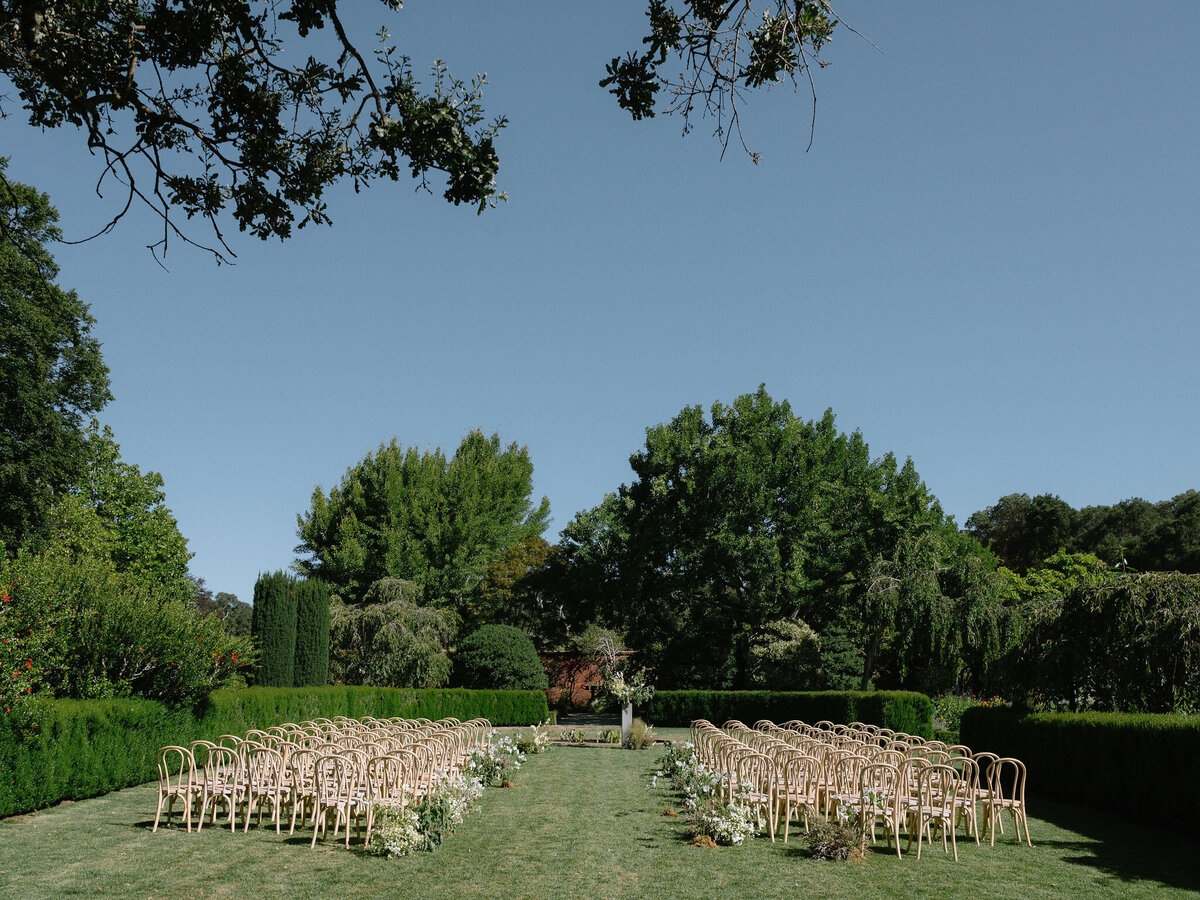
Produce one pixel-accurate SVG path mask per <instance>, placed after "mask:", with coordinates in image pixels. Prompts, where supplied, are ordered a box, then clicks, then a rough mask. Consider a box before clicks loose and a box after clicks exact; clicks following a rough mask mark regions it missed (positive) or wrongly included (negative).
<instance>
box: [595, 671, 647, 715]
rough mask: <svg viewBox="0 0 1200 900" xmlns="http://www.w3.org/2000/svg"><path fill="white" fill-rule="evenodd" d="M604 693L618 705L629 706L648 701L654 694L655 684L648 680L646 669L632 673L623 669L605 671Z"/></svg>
mask: <svg viewBox="0 0 1200 900" xmlns="http://www.w3.org/2000/svg"><path fill="white" fill-rule="evenodd" d="M604 693H605V695H606V696H607V697H609V698H611V699H612V701H613V702H614V703H615V704H616V705H617V706H627V705H629V704H630V703H633V704H635V705H636V704H639V703H645V702H647V701H648V700H649V699H650V698H651V697H653V696H654V685H652V684H650V683H648V682H647V681H646V670H645V669H641V670H639V671H637V672H634V673H633V674H631V675H626V674H625V673H624V672H621V671H610V672H606V673H605V677H604Z"/></svg>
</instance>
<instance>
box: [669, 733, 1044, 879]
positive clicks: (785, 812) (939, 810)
mask: <svg viewBox="0 0 1200 900" xmlns="http://www.w3.org/2000/svg"><path fill="white" fill-rule="evenodd" d="M885 732H886V729H880V728H877V727H875V726H868V725H863V724H862V723H852V724H851V725H848V726H835V725H834V724H833V723H829V722H825V723H820V722H819V723H816V724H815V725H807V724H806V723H803V722H799V721H792V722H785V723H783V724H782V725H776V724H775V723H773V722H770V721H769V720H761V721H759V722H756V723H755V727H754V728H749V727H748V726H746V725H745V724H744V723H742V722H739V721H736V720H734V721H729V722H726V723H725V724H724V725H723V726H722V727H721V728H718V727H716V726H715V725H713V724H712V723H711V722H708V721H707V720H703V719H699V720H696V721H695V722H693V723H692V728H691V734H692V742H693V744H694V746H695V748H696V753H697V756H698V759H699V761H700V762H701V763H703V764H704V765H705V766H707V767H708V768H710V769H713V770H715V771H718V772H720V773H722V778H723V787H724V791H725V795H726V797H727V798H730V799H732V798H733V797H735V796H737V797H740V798H741V801H742V802H743V803H747V804H749V805H750V806H751V807H752V808H753V809H754V810H755V811H756V814H757V815H758V816H759V821H760V823H765V825H766V828H767V831H768V833H769V834H770V836H771V839H772V840H774V839H775V834H776V831H777V829H778V828H779V827H782V830H783V839H784V840H785V841H787V840H788V836H789V831H790V827H791V822H792V821H793V820H794V819H796V820H798V821H799V823H800V824H801V825H802V826H803V827H804V828H805V830H806V831H807V830H808V828H809V819H810V817H812V816H822V817H826V818H829V817H831V816H837V815H838V813H839V810H841V811H842V812H848V811H850V810H853V811H854V812H855V813H856V814H857V820H858V822H859V824H860V827H861V828H862V829H863V834H864V836H865V835H866V834H867V833H868V832H869V833H870V835H871V839H872V841H874V840H875V835H876V828H877V826H878V825H879V824H880V823H882V824H883V826H884V828H885V829H886V830H887V831H888V833H889V835H890V837H891V838H892V840H893V842H894V844H895V848H896V853H897V855H900V853H901V851H900V831H901V829H903V830H905V831H907V834H908V846H909V847H911V845H912V840H913V837H914V836H915V837H916V839H917V857H918V858H920V855H921V844H922V841H923V840H924V838H925V837H926V836H928V837H929V839H930V840H932V834H933V831H934V830H937V831H938V832H939V833H940V835H941V837H942V843H943V847H944V848H946V843H947V837H949V841H950V843H951V844H952V845H953V850H954V858H955V859H956V860H957V859H958V848H957V841H956V837H955V829H956V827H957V826H959V825H961V826H962V827H963V828H964V830H965V831H966V833H967V834H968V835H970V836H973V837H974V838H975V841H976V843H979V836H980V826H979V816H978V808H977V807H978V806H982V809H983V815H984V819H985V821H986V823H987V825H986V827H987V829H988V833H989V835H990V840H991V843H992V844H994V843H995V830H996V828H997V827H999V828H1000V829H1001V831H1003V824H1002V822H1001V821H1000V817H1001V814H1002V813H1004V812H1008V813H1010V814H1011V815H1012V818H1013V821H1014V827H1015V828H1016V830H1017V836H1018V839H1019V838H1020V836H1021V829H1022V828H1024V830H1025V842H1026V843H1028V844H1029V845H1030V846H1032V841H1031V840H1030V837H1029V824H1028V821H1027V818H1026V814H1025V766H1024V764H1022V763H1021V762H1020V760H1016V759H1012V758H1003V759H1002V758H1000V757H997V756H996V755H995V754H992V753H972V752H971V751H970V749H969V748H967V747H965V746H963V745H956V746H947V745H945V744H939V743H937V742H930V741H924V740H923V739H920V738H919V737H918V736H915V735H898V734H897V733H895V732H892V733H885ZM864 839H865V837H864ZM947 849H948V848H947Z"/></svg>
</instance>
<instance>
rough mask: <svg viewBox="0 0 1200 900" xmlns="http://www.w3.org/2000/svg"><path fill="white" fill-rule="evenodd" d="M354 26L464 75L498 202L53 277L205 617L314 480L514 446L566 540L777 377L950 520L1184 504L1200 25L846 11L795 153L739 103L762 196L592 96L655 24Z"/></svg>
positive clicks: (798, 116)
mask: <svg viewBox="0 0 1200 900" xmlns="http://www.w3.org/2000/svg"><path fill="white" fill-rule="evenodd" d="M354 9H355V13H356V16H355V18H356V19H358V20H359V21H358V22H357V23H355V24H356V25H357V28H358V33H359V34H360V35H362V36H363V37H364V38H365V41H364V43H366V44H369V43H370V37H369V35H370V34H372V33H373V31H374V30H375V29H376V27H377V26H378V25H379V24H383V23H385V22H386V23H387V24H388V26H389V29H390V30H391V32H392V34H393V36H394V37H395V38H396V40H397V43H398V44H399V46H400V47H401V49H402V50H403V51H404V52H407V53H408V54H409V55H410V56H411V57H412V59H413V63H414V67H415V68H416V69H418V70H424V69H425V67H426V66H427V65H428V64H429V63H431V62H432V61H433V60H434V59H436V58H441V59H445V60H446V61H447V62H448V63H449V64H450V66H451V69H452V70H453V71H454V72H455V73H456V74H458V75H460V76H470V75H473V74H474V73H476V72H487V74H488V77H489V81H490V85H489V87H488V88H487V92H486V95H485V102H486V106H487V108H488V110H489V112H491V113H493V114H497V115H499V114H503V115H507V116H508V117H509V119H510V121H511V124H510V126H509V127H508V128H507V129H506V130H505V131H504V132H502V133H501V136H500V138H499V141H498V149H499V152H500V155H501V169H500V175H499V178H498V181H499V182H500V185H501V187H502V188H503V189H505V190H506V191H507V192H508V193H509V195H510V201H509V203H508V204H507V205H505V206H502V207H501V208H499V209H497V210H494V211H491V212H488V213H485V214H484V215H483V216H476V215H475V214H474V213H473V212H472V211H469V210H467V209H465V208H457V209H456V208H452V207H448V206H446V204H445V203H444V202H443V201H441V200H440V199H439V198H437V197H429V196H426V195H424V194H420V193H414V192H413V190H412V185H411V184H408V183H400V184H391V183H380V184H377V185H375V186H374V187H373V188H371V189H370V190H369V191H368V192H367V193H364V194H361V195H358V196H355V195H354V194H353V193H352V192H351V191H350V190H339V191H337V192H335V193H334V195H333V196H332V197H331V203H330V209H331V212H332V214H333V217H334V225H333V227H332V228H316V229H314V228H310V229H306V230H305V231H303V232H300V233H299V234H298V235H297V236H296V237H295V238H293V239H292V240H290V241H288V242H287V243H284V244H280V243H278V242H268V243H262V242H259V241H258V240H257V239H254V238H249V237H246V236H242V235H238V234H237V233H236V229H235V228H233V227H232V226H231V225H230V226H229V227H228V228H227V230H229V231H232V232H233V234H232V243H233V247H234V250H235V251H236V252H237V253H238V264H237V265H236V266H232V267H230V266H224V267H219V268H218V267H217V266H215V265H214V264H213V263H212V262H211V260H210V259H209V258H207V257H205V256H204V255H203V254H202V253H199V252H197V251H194V250H191V249H190V248H187V247H185V246H182V245H176V246H174V247H172V249H171V251H170V253H169V255H168V257H167V265H168V267H169V271H166V272H165V271H163V270H162V269H161V268H160V267H159V266H158V265H157V264H156V263H155V261H154V260H153V258H152V257H151V256H150V254H149V253H148V252H147V251H146V250H144V249H143V248H144V247H145V245H146V244H148V243H150V242H152V241H153V240H155V239H156V232H155V223H154V222H153V221H152V220H150V219H149V218H147V217H145V216H143V215H140V214H139V215H133V216H130V217H129V219H127V220H126V221H125V222H123V223H122V224H121V225H120V226H119V228H118V229H117V231H116V233H115V234H112V235H109V236H106V237H103V238H100V239H98V240H95V241H92V242H90V243H86V244H83V245H79V246H70V247H68V246H63V247H60V248H58V250H57V257H58V260H59V262H60V264H61V266H62V274H61V277H60V283H61V284H62V285H63V286H65V287H71V288H74V289H76V290H77V291H78V292H79V293H80V295H81V296H82V297H83V298H84V299H85V300H87V301H88V302H90V303H91V305H92V313H93V315H95V316H96V318H97V320H98V325H97V328H96V333H97V334H98V336H99V338H100V339H101V340H102V341H103V344H104V355H105V360H106V362H107V363H108V365H109V367H110V368H111V370H112V382H113V393H114V395H115V397H116V399H115V400H114V402H113V403H112V404H110V406H109V407H108V408H107V409H106V410H105V412H104V415H103V417H102V418H103V420H104V421H105V422H106V423H108V424H110V425H111V426H112V428H113V430H114V432H115V435H116V438H117V440H118V441H119V442H120V444H121V446H122V450H123V455H124V457H125V459H127V460H129V461H131V462H135V463H137V464H139V465H140V466H142V468H143V469H153V470H156V471H159V472H161V473H162V475H163V477H164V479H165V483H166V494H167V503H168V505H169V506H170V507H171V509H172V510H173V511H174V513H175V515H176V516H177V518H178V519H179V523H180V528H181V530H182V532H183V534H184V535H185V536H186V537H187V538H188V540H189V546H190V548H191V549H192V550H193V551H194V552H195V554H196V555H195V558H194V559H193V561H192V570H193V572H194V574H197V575H200V576H203V577H204V578H206V579H207V581H208V583H209V585H210V586H211V587H212V588H213V589H214V590H224V591H231V592H233V593H236V594H238V595H239V596H240V597H242V598H243V599H246V600H248V599H249V598H250V594H251V590H252V587H253V583H254V580H255V577H256V576H257V574H258V573H259V572H261V571H267V570H273V569H276V568H281V567H286V566H287V565H289V564H290V563H291V561H292V558H293V555H294V554H293V552H292V549H293V547H294V545H295V543H296V536H295V528H296V514H297V513H298V512H300V511H302V510H304V509H306V508H307V506H308V502H309V498H310V496H311V493H312V491H313V488H314V486H315V485H317V484H320V485H322V486H324V487H326V488H328V487H330V486H332V485H333V484H335V483H336V482H337V480H338V479H339V478H340V477H341V475H342V474H343V473H344V472H345V470H346V469H347V467H348V466H350V465H352V464H353V463H354V462H356V461H357V460H358V459H360V458H361V457H362V456H363V455H364V454H365V453H366V452H368V451H369V450H372V449H374V448H376V447H377V446H378V445H379V444H380V443H381V442H385V441H388V440H390V439H391V438H393V437H396V438H397V439H398V440H399V441H401V442H402V443H404V444H407V445H417V446H421V447H429V448H431V447H435V446H441V447H443V448H445V449H446V450H447V452H452V451H453V449H454V448H455V447H456V446H457V444H458V442H459V440H460V439H461V438H462V436H463V435H464V434H465V433H466V432H467V431H469V430H470V429H472V428H476V427H478V428H482V429H484V430H485V431H486V432H489V433H490V432H493V431H498V432H499V433H500V435H501V436H502V438H503V439H504V440H505V441H516V442H517V443H520V444H524V445H527V446H528V447H529V451H530V454H531V456H532V458H533V461H534V467H535V473H534V477H535V482H536V491H537V495H538V496H539V497H540V496H541V495H543V494H544V495H546V496H548V497H549V498H550V502H551V509H552V512H553V515H554V521H553V524H552V525H551V529H550V533H549V534H548V536H549V537H551V538H553V536H554V534H556V533H557V531H558V529H560V528H561V527H562V526H563V525H565V524H566V522H567V521H569V520H570V518H571V517H572V516H573V515H574V514H575V513H576V512H577V511H579V510H581V509H585V508H588V507H591V506H593V505H595V504H596V503H598V502H599V501H600V500H601V499H602V497H603V495H604V494H605V492H607V491H610V490H613V489H615V488H616V487H617V486H618V485H619V484H620V483H621V482H622V481H627V480H628V478H629V473H630V470H629V466H628V458H629V455H630V454H631V453H632V452H634V451H636V450H637V449H638V448H639V447H640V446H641V445H642V442H643V440H644V433H645V428H646V427H647V426H651V425H654V424H657V423H659V422H663V421H666V420H668V419H670V418H671V417H672V416H673V415H675V414H676V413H677V412H678V411H679V410H680V409H681V408H682V407H684V406H686V405H690V404H697V403H698V404H701V405H703V406H705V407H708V406H709V405H710V404H711V403H712V402H713V401H714V400H717V399H720V400H722V401H726V402H728V401H731V400H733V398H734V397H736V396H737V395H739V394H742V393H745V392H748V391H753V390H754V389H755V388H756V387H757V386H758V384H759V383H762V382H765V383H766V386H767V390H768V391H769V392H770V393H771V394H772V396H774V397H775V398H776V399H784V398H786V399H787V400H789V401H790V402H791V404H792V406H793V409H794V410H795V412H796V413H797V414H798V415H800V416H802V417H804V418H812V417H816V416H820V415H821V413H822V412H823V411H824V410H825V409H826V408H827V407H832V408H833V410H834V412H835V413H836V414H837V416H838V423H839V426H840V427H841V428H842V429H843V430H847V431H849V430H854V429H860V430H861V431H862V433H863V435H864V437H865V438H866V440H867V441H868V443H869V444H870V446H871V449H872V451H873V453H874V454H875V455H882V454H883V453H885V452H888V451H892V452H894V453H896V454H897V455H898V456H899V457H901V458H903V457H905V456H911V457H912V458H913V461H914V463H915V464H916V467H917V470H918V471H919V472H920V473H921V475H922V477H923V478H924V479H925V481H926V483H927V484H928V485H929V487H930V489H931V490H932V491H933V492H934V493H935V494H936V495H937V496H938V498H939V499H940V500H941V501H942V504H943V507H944V508H945V509H946V510H947V511H948V512H950V513H952V514H954V515H955V516H956V517H957V518H958V520H959V521H960V522H962V521H963V520H965V518H966V517H967V516H968V515H969V514H970V513H971V512H973V511H975V510H977V509H980V508H982V507H984V506H986V505H988V504H990V503H993V502H994V501H995V500H996V499H997V498H998V497H1000V496H1001V495H1003V494H1006V493H1011V492H1021V491H1024V492H1027V493H1030V494H1035V493H1041V492H1052V493H1056V494H1058V495H1060V496H1061V497H1062V498H1063V499H1065V500H1066V501H1068V502H1069V503H1071V504H1073V505H1075V506H1083V505H1089V504H1097V503H1113V502H1116V501H1119V500H1121V499H1124V498H1127V497H1131V496H1141V497H1144V498H1146V499H1148V500H1161V499H1165V498H1168V497H1170V496H1173V495H1174V494H1177V493H1180V492H1182V491H1184V490H1187V489H1189V488H1200V454H1198V453H1197V450H1196V448H1197V445H1198V444H1200V440H1198V438H1200V425H1198V424H1197V423H1198V417H1197V415H1196V407H1197V403H1196V398H1197V396H1198V395H1200V365H1198V364H1197V360H1196V353H1195V346H1196V334H1197V330H1198V328H1197V326H1198V325H1200V307H1198V305H1197V303H1196V295H1197V285H1198V284H1200V167H1198V150H1197V148H1200V103H1198V102H1197V101H1198V100H1200V67H1198V66H1197V62H1196V59H1195V48H1194V38H1195V35H1196V34H1197V33H1200V5H1198V4H1194V3H1184V2H1177V3H1159V4H1154V5H1153V6H1148V7H1145V8H1141V9H1142V14H1141V15H1140V17H1136V18H1135V17H1133V16H1132V15H1131V12H1130V7H1129V5H1128V4H1127V3H1120V4H1118V3H1103V2H1102V3H1088V4H1084V3H1078V2H1073V3H1051V4H1046V5H1038V7H1037V10H1036V12H1035V11H1034V10H1032V9H1030V10H1025V11H1023V12H1022V10H1019V9H1015V8H1010V7H1004V8H1003V9H1001V8H999V7H997V6H996V5H995V4H984V3H940V4H921V5H917V6H914V5H912V4H897V3H884V2H870V3H868V2H854V3H841V4H835V9H837V11H838V13H839V14H840V15H841V16H842V18H843V19H844V20H846V21H848V22H849V23H851V24H852V25H853V26H854V27H855V28H857V29H858V30H859V31H861V32H862V33H863V34H865V35H866V36H867V37H868V38H870V40H871V41H873V42H874V43H875V44H876V45H878V46H879V47H880V48H881V49H882V51H883V52H879V51H878V50H876V49H875V48H873V47H872V46H871V45H870V44H869V43H867V42H866V41H864V40H862V39H860V38H857V37H855V36H854V35H852V34H850V33H849V32H845V31H842V32H840V33H839V34H838V35H837V37H836V39H835V41H834V43H833V44H832V46H831V47H830V48H829V51H828V53H827V58H828V59H829V60H830V61H831V65H830V66H829V67H828V68H826V69H824V70H821V71H819V72H818V73H817V74H816V79H817V90H818V93H819V101H818V110H817V125H816V135H815V140H814V142H813V146H812V149H811V150H810V151H808V152H807V153H806V152H805V151H804V148H805V146H806V145H807V144H808V139H809V118H810V112H811V110H810V107H809V105H808V100H807V99H806V97H805V96H804V95H803V94H801V95H795V94H793V93H792V92H791V90H790V89H785V88H776V89H774V90H773V91H772V92H770V93H768V94H761V93H760V94H759V95H757V96H753V97H751V98H750V99H749V101H748V102H747V105H746V108H745V112H744V115H745V121H744V125H745V130H746V136H747V141H748V142H749V143H750V145H751V146H752V148H753V149H755V150H757V151H759V152H761V153H762V154H763V161H762V163H761V164H760V165H758V166H754V165H753V164H752V163H751V162H750V161H749V159H747V158H746V157H745V155H744V154H742V153H741V152H740V151H738V150H736V149H735V148H734V147H731V148H730V150H729V152H728V153H727V154H726V157H725V159H724V160H723V161H722V160H721V159H720V148H719V145H718V144H717V143H716V141H714V140H713V139H712V138H711V137H709V131H710V130H711V123H710V122H704V121H700V122H697V124H696V127H695V130H694V132H693V133H692V134H691V135H689V136H688V137H686V138H684V137H681V136H680V128H681V124H682V123H681V122H679V121H678V120H677V119H674V118H671V117H660V118H657V119H654V120H651V121H643V122H633V121H631V120H630V119H629V117H628V116H627V114H625V113H622V112H621V111H620V110H619V109H617V107H616V105H615V102H613V101H612V98H611V97H609V96H608V95H607V94H606V93H605V92H604V91H603V90H602V89H601V88H599V87H598V86H597V81H598V80H599V79H600V77H602V75H603V66H604V63H605V62H606V61H607V60H608V59H610V58H611V57H612V56H615V55H617V54H618V53H621V52H623V51H624V50H626V49H630V48H633V47H635V46H636V45H637V42H638V40H639V39H640V36H641V34H642V33H643V28H644V17H643V10H644V4H642V5H639V4H638V3H636V2H619V3H612V4H605V5H604V6H603V10H602V11H600V8H599V7H597V6H596V5H594V4H576V3H561V2H538V3H534V2H529V3H525V4H521V5H520V11H521V15H520V16H514V15H513V14H512V9H513V7H512V6H511V5H506V4H495V3H481V2H465V0H464V2H456V3H453V4H445V3H431V2H428V0H420V2H418V0H412V2H409V3H406V4H405V7H404V10H403V11H402V12H401V13H399V14H397V15H392V14H390V13H388V12H387V11H386V10H385V9H384V7H383V6H382V4H380V5H378V7H377V8H376V6H374V5H368V4H355V5H354ZM1001 12H1003V13H1004V14H1003V15H1002V14H1001ZM9 107H10V109H9V111H10V112H15V113H16V114H15V115H12V116H11V117H10V118H8V119H6V120H4V121H2V122H0V135H2V149H0V152H2V153H3V154H5V155H8V156H10V157H11V160H12V161H11V164H10V167H9V174H10V175H11V176H12V177H15V178H17V179H19V180H22V181H26V182H28V183H31V184H34V185H36V186H38V187H39V188H40V189H42V190H44V191H46V192H48V193H49V194H50V195H51V199H52V201H53V202H54V203H55V205H56V206H57V207H58V208H59V209H60V211H61V213H62V221H63V224H64V227H65V229H66V231H67V235H68V237H81V236H84V235H85V234H87V233H88V230H89V228H94V227H96V226H98V225H100V224H103V222H104V220H105V216H106V214H107V213H109V212H110V211H111V210H112V206H111V203H110V202H101V201H98V200H97V199H96V198H95V197H94V194H93V191H92V188H93V184H94V182H95V178H96V176H97V174H98V171H97V166H96V164H95V160H93V159H91V158H90V157H89V156H88V155H87V153H86V150H85V149H83V147H82V145H81V142H80V141H79V140H78V138H77V137H76V136H75V135H73V134H70V133H68V132H66V131H61V132H57V133H54V132H51V133H47V134H44V135H43V134H39V133H36V132H34V131H32V130H31V129H29V128H28V127H27V126H25V125H24V124H23V120H22V118H21V116H20V114H19V110H15V109H13V108H12V105H11V104H9ZM112 194H113V196H112V198H110V200H115V191H113V192H112ZM227 224H228V223H227ZM205 236H206V235H205V234H204V233H203V231H199V230H198V231H197V237H205Z"/></svg>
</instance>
